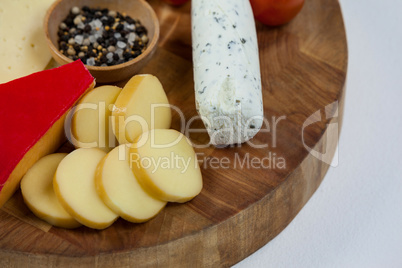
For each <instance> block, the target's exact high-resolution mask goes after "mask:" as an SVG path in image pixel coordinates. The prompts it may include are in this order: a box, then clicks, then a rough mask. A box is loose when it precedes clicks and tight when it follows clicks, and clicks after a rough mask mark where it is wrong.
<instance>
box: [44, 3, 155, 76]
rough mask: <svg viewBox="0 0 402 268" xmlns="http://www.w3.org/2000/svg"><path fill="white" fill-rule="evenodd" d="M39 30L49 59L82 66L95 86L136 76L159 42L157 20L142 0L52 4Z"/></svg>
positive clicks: (149, 7)
mask: <svg viewBox="0 0 402 268" xmlns="http://www.w3.org/2000/svg"><path fill="white" fill-rule="evenodd" d="M44 27H45V33H46V38H47V43H48V46H49V48H50V50H51V53H52V56H53V58H54V59H55V60H56V61H57V62H58V63H59V64H66V63H70V62H72V61H74V60H78V59H79V60H81V61H83V63H84V64H85V65H86V67H87V68H88V70H89V71H90V72H91V74H92V75H93V76H94V77H95V78H96V81H97V82H98V83H110V82H117V81H122V80H125V79H128V78H130V77H131V76H133V75H134V74H136V73H138V72H139V71H140V70H141V69H142V68H143V67H144V66H145V65H146V64H147V62H148V61H149V60H150V59H151V57H152V55H153V54H154V52H155V50H156V48H157V42H158V38H159V22H158V19H157V17H156V15H155V12H154V11H153V9H152V8H151V6H150V5H149V4H148V3H147V2H145V1H144V0H127V1H123V0H58V1H56V2H55V3H54V4H53V5H52V6H51V7H50V8H49V10H48V12H47V14H46V17H45V25H44Z"/></svg>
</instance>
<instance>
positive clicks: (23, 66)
mask: <svg viewBox="0 0 402 268" xmlns="http://www.w3.org/2000/svg"><path fill="white" fill-rule="evenodd" d="M53 2H54V0H35V1H31V0H1V1H0V47H1V49H0V83H5V82H8V81H11V80H14V79H16V78H19V77H22V76H26V75H28V74H31V73H34V72H38V71H41V70H43V69H45V67H46V65H47V64H48V62H49V61H50V59H51V54H50V51H49V49H48V47H47V44H46V39H45V32H44V29H43V20H44V17H45V13H46V11H47V9H48V8H49V7H50V5H51V4H52V3H53Z"/></svg>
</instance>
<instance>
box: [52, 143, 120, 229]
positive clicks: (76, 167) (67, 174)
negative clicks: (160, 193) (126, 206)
mask: <svg viewBox="0 0 402 268" xmlns="http://www.w3.org/2000/svg"><path fill="white" fill-rule="evenodd" d="M105 155H106V153H105V152H104V151H102V150H100V149H98V148H80V149H77V150H75V151H73V152H72V153H70V154H69V155H67V156H66V157H65V158H64V159H63V160H62V161H61V162H60V164H59V166H58V167H57V170H56V174H55V176H54V179H53V187H54V191H55V193H56V196H57V198H58V200H59V201H60V203H61V204H62V206H63V207H64V208H65V209H66V210H67V212H68V213H69V214H71V216H73V217H74V218H75V219H76V220H77V221H78V222H80V223H81V224H83V225H85V226H88V227H90V228H94V229H104V228H106V227H108V226H110V225H111V224H112V223H113V222H114V221H115V220H116V219H117V217H118V216H117V215H116V214H115V213H114V212H113V211H112V210H110V209H109V208H108V207H107V206H106V205H105V204H104V203H103V201H102V199H101V198H100V197H99V195H98V194H97V192H96V189H95V170H96V167H97V165H98V163H99V162H100V161H101V160H102V158H103V157H104V156H105Z"/></svg>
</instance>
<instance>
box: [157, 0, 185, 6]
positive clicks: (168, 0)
mask: <svg viewBox="0 0 402 268" xmlns="http://www.w3.org/2000/svg"><path fill="white" fill-rule="evenodd" d="M163 1H165V2H166V3H168V4H171V5H174V6H178V5H182V4H184V3H186V2H188V1H189V0H163Z"/></svg>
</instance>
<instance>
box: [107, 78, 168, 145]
mask: <svg viewBox="0 0 402 268" xmlns="http://www.w3.org/2000/svg"><path fill="white" fill-rule="evenodd" d="M112 117H113V118H112V126H113V132H114V134H115V136H116V138H117V140H118V141H119V143H120V144H124V143H132V142H133V141H134V140H135V138H137V137H138V136H139V135H140V134H141V133H142V132H145V131H147V130H150V129H155V128H169V127H170V123H171V118H172V115H171V111H170V107H169V102H168V99H167V97H166V93H165V91H164V90H163V87H162V85H161V83H160V82H159V80H158V78H156V77H155V76H153V75H150V74H142V75H136V76H134V77H132V78H131V79H130V81H128V82H127V84H126V85H125V86H124V88H123V90H122V92H121V93H120V95H119V97H117V100H116V102H115V106H114V108H113V112H112Z"/></svg>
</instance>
